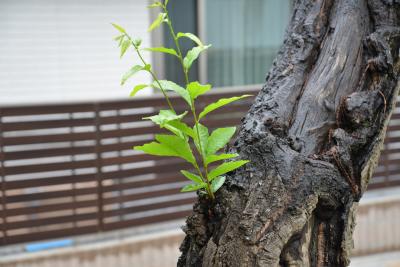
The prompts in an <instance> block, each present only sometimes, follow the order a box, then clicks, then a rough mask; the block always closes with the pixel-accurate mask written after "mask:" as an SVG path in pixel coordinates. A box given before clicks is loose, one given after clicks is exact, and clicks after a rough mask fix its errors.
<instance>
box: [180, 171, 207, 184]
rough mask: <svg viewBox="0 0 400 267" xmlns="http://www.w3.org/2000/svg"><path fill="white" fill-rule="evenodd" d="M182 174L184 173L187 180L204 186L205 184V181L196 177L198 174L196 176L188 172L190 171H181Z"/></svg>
mask: <svg viewBox="0 0 400 267" xmlns="http://www.w3.org/2000/svg"><path fill="white" fill-rule="evenodd" d="M181 173H182V174H183V175H184V176H185V177H186V178H188V179H190V180H192V181H193V182H195V183H196V184H202V183H204V182H203V180H202V179H201V177H200V176H198V175H196V174H194V173H191V172H188V171H184V170H181Z"/></svg>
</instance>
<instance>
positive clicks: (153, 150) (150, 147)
mask: <svg viewBox="0 0 400 267" xmlns="http://www.w3.org/2000/svg"><path fill="white" fill-rule="evenodd" d="M133 149H135V150H140V151H143V152H144V153H146V154H149V155H154V156H171V157H179V154H178V153H177V152H176V151H175V150H174V149H171V148H169V147H168V146H165V145H163V144H159V143H157V142H151V143H147V144H144V145H142V146H135V147H134V148H133Z"/></svg>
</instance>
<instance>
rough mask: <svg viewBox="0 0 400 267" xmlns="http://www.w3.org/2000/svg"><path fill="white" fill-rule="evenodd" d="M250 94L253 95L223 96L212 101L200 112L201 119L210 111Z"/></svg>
mask: <svg viewBox="0 0 400 267" xmlns="http://www.w3.org/2000/svg"><path fill="white" fill-rule="evenodd" d="M249 96H251V95H242V96H234V97H230V98H221V99H220V100H218V101H217V102H214V103H211V104H210V105H208V106H206V107H205V108H204V109H203V111H202V112H201V113H200V114H199V120H200V119H201V118H203V117H204V116H205V115H207V114H208V113H210V112H211V111H213V110H216V109H217V108H220V107H223V106H225V105H227V104H229V103H232V102H234V101H237V100H239V99H242V98H245V97H249Z"/></svg>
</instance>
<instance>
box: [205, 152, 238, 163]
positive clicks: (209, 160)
mask: <svg viewBox="0 0 400 267" xmlns="http://www.w3.org/2000/svg"><path fill="white" fill-rule="evenodd" d="M237 156H239V154H219V155H208V156H206V164H207V165H208V164H210V163H212V162H215V161H219V160H224V159H231V158H235V157H237Z"/></svg>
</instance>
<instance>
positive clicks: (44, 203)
mask: <svg viewBox="0 0 400 267" xmlns="http://www.w3.org/2000/svg"><path fill="white" fill-rule="evenodd" d="M244 93H246V94H247V93H250V94H257V91H256V90H250V89H249V90H240V91H229V92H228V91H220V92H218V91H217V93H212V94H209V95H207V96H204V97H203V98H201V106H204V105H206V104H207V103H210V102H212V101H215V99H217V98H221V97H230V96H233V95H238V94H244ZM251 101H252V99H251V98H248V99H246V100H243V101H239V102H237V103H235V104H231V105H230V106H227V107H225V108H222V109H220V110H218V111H216V112H214V114H213V115H212V116H211V117H210V118H209V119H207V120H205V121H204V123H205V124H206V125H207V126H209V127H221V126H231V125H238V124H239V123H240V119H241V118H242V117H243V115H244V114H245V112H246V111H247V110H248V108H249V106H250V103H251ZM173 102H175V103H176V105H177V106H178V111H179V110H183V108H184V103H183V102H182V101H180V100H179V99H177V98H173ZM163 107H165V103H164V100H163V99H162V98H161V97H159V96H153V97H145V98H137V99H135V100H129V101H110V102H99V103H78V104H62V105H42V106H23V107H22V106H21V107H2V108H0V133H1V134H0V177H1V188H0V245H7V244H14V243H22V242H31V241H37V240H45V239H52V238H60V237H66V236H72V235H80V234H88V233H94V232H99V231H109V230H114V229H120V228H125V227H132V226H137V225H143V224H148V223H154V222H161V221H166V220H172V219H178V218H183V217H184V216H186V215H187V214H188V213H189V212H190V210H191V208H192V203H193V200H194V197H195V194H193V193H186V194H182V193H179V190H180V188H181V187H182V186H183V185H184V184H185V183H186V181H185V178H184V177H182V176H181V175H180V174H179V170H180V169H182V168H185V167H187V165H186V163H184V162H183V161H180V160H175V159H172V158H156V157H153V156H148V155H144V154H141V153H139V152H137V151H133V150H132V149H131V148H132V146H134V145H139V144H143V143H144V142H147V141H150V140H152V139H153V137H154V136H153V134H154V133H158V132H160V129H159V128H158V126H155V125H153V124H152V123H151V122H143V121H141V118H142V117H146V116H149V115H152V114H154V113H155V111H156V109H159V108H163ZM397 120H400V113H399V114H395V115H394V117H393V124H392V125H391V126H390V128H389V135H388V138H387V142H386V143H385V148H386V150H385V151H384V153H383V156H382V160H383V161H381V165H380V166H379V168H378V170H377V175H376V178H375V179H374V182H373V183H372V185H371V188H378V187H382V186H392V185H398V184H400V183H399V181H400V179H397V178H398V176H399V174H400V167H399V166H398V163H399V162H400V160H399V159H396V158H393V155H397V154H399V153H400V134H399V136H396V135H395V133H397V131H399V130H400V126H398V125H400V123H397ZM396 145H399V146H396ZM396 153H397V154H396Z"/></svg>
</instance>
